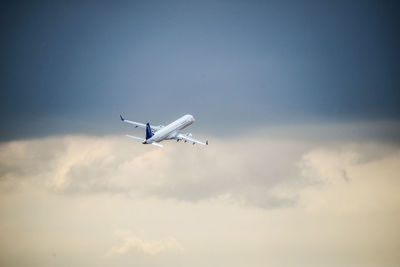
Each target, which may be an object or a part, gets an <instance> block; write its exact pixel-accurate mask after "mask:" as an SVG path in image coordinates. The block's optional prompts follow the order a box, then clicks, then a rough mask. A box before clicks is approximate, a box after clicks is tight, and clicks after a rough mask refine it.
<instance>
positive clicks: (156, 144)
mask: <svg viewBox="0 0 400 267" xmlns="http://www.w3.org/2000/svg"><path fill="white" fill-rule="evenodd" d="M125 136H128V137H129V138H132V139H135V140H137V141H140V142H142V143H143V142H144V141H146V139H144V138H141V137H137V136H133V135H129V134H126V135H125ZM150 144H151V145H153V146H158V147H163V145H161V144H159V143H157V142H151V143H150Z"/></svg>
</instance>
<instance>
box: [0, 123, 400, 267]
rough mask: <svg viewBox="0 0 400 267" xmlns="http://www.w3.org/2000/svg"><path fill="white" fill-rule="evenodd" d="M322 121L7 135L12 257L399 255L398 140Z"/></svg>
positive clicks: (0, 185) (342, 260) (304, 260)
mask: <svg viewBox="0 0 400 267" xmlns="http://www.w3.org/2000/svg"><path fill="white" fill-rule="evenodd" d="M318 127H319V126H318ZM318 127H317V126H314V127H311V126H309V127H305V128H307V129H308V130H307V131H308V133H309V134H306V133H307V131H306V130H305V129H304V128H303V127H300V128H297V129H296V128H295V127H293V128H291V131H290V132H289V133H288V132H287V129H283V130H282V129H276V130H275V131H271V130H264V131H262V130H259V131H258V132H257V133H254V134H253V135H250V134H249V135H242V136H235V137H230V138H212V137H211V138H210V145H209V146H208V147H202V146H194V147H193V146H192V145H188V144H182V143H173V142H170V143H165V146H164V148H163V149H159V148H157V147H152V146H145V145H142V144H140V143H137V142H134V141H132V140H130V139H128V138H125V137H124V136H103V137H96V136H90V135H66V136H55V137H47V138H39V139H30V140H19V141H10V142H3V143H1V144H0V192H1V194H0V215H1V218H2V220H1V221H0V236H1V237H2V238H1V240H0V265H4V266H66V265H68V264H70V265H74V266H110V265H112V266H127V265H140V266H148V267H150V266H177V265H190V266H195V267H197V266H198V267H200V266H205V265H210V264H211V265H221V266H234V267H239V266H265V265H272V266H282V267H283V266H286V267H287V266H368V267H375V266H390V267H392V266H393V267H394V266H398V263H399V262H400V258H399V255H398V253H397V251H398V250H399V249H400V244H399V242H398V240H399V238H400V232H399V228H398V225H399V223H400V217H399V215H398V214H399V207H400V197H399V194H398V190H399V188H400V184H399V173H400V147H399V145H398V143H396V142H387V141H382V140H380V139H377V140H372V139H368V140H365V139H361V140H358V139H357V138H345V139H343V137H338V138H336V139H335V138H332V135H331V136H330V137H329V138H315V136H318V134H316V133H314V134H311V132H314V131H317V132H319V130H316V129H319V128H318ZM337 130H338V131H339V129H337ZM342 130H343V132H347V131H348V129H346V127H345V126H343V128H342ZM283 132H285V133H286V135H285V136H283V135H282V136H280V135H279V134H278V133H283ZM306 136H309V138H306ZM288 255H289V256H288Z"/></svg>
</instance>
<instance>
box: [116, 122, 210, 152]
mask: <svg viewBox="0 0 400 267" xmlns="http://www.w3.org/2000/svg"><path fill="white" fill-rule="evenodd" d="M119 117H120V118H121V121H123V122H126V123H129V124H133V125H134V126H135V128H138V127H140V128H143V129H146V139H144V138H141V137H137V136H132V135H129V134H127V135H126V136H127V137H129V138H132V139H135V140H138V141H140V142H142V144H152V145H154V146H158V147H163V145H161V144H160V143H159V142H161V141H163V140H176V141H177V142H179V141H181V140H183V141H184V142H185V143H186V142H190V143H193V145H194V144H196V143H197V144H200V145H205V146H207V145H208V140H207V141H206V142H205V143H203V142H201V141H198V140H196V139H193V138H192V134H190V133H188V134H184V133H181V132H180V130H182V129H184V128H186V127H188V126H189V125H191V124H192V123H193V122H194V121H195V120H194V117H193V116H192V115H190V114H187V115H184V116H182V117H180V118H179V119H177V120H176V121H174V122H172V123H170V124H168V125H167V126H163V125H159V126H153V125H150V123H146V124H144V123H140V122H134V121H130V120H126V119H124V118H123V117H122V115H119Z"/></svg>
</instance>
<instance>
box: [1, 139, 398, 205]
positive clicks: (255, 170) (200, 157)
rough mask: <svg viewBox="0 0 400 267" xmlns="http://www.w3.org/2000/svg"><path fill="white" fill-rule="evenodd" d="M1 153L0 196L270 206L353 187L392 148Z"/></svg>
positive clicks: (50, 145) (245, 142)
mask: <svg viewBox="0 0 400 267" xmlns="http://www.w3.org/2000/svg"><path fill="white" fill-rule="evenodd" d="M318 146H320V148H319V147H318ZM321 147H322V148H321ZM0 151H1V156H0V157H1V158H0V170H1V173H0V175H1V176H0V185H1V186H0V189H1V190H3V191H8V190H10V189H12V188H17V187H18V184H21V183H22V184H24V183H25V184H26V183H31V184H35V185H37V186H42V187H44V188H45V189H46V190H49V191H51V192H53V193H57V194H70V195H76V194H78V195H79V194H80V195H87V194H126V195H129V196H131V197H138V198H140V197H156V198H166V199H175V200H180V201H188V202H197V201H201V200H210V199H216V198H223V199H226V200H227V201H233V202H236V203H241V204H243V205H252V206H258V207H262V208H267V209H269V208H275V207H284V206H292V205H295V204H296V203H298V200H299V196H300V193H299V192H300V191H301V190H303V189H304V188H307V187H310V186H315V185H317V184H321V183H322V184H324V183H336V182H338V181H346V182H351V180H352V179H353V176H354V175H353V173H352V169H354V168H355V167H356V166H358V165H359V164H360V163H361V162H367V163H368V164H372V162H374V160H376V159H377V158H380V157H382V156H387V155H389V154H391V153H393V151H396V147H394V148H393V147H392V146H389V145H385V144H379V145H377V144H376V143H373V142H370V143H365V142H364V143H362V144H361V143H360V144H357V143H349V142H348V143H345V142H342V143H341V147H340V146H337V144H336V143H335V142H330V143H329V142H320V143H318V142H311V141H307V140H300V141H295V140H293V139H288V138H285V139H279V138H276V137H268V136H267V135H259V136H251V137H250V138H246V137H236V138H231V139H214V140H213V142H212V144H211V145H210V146H208V147H201V146H196V147H192V146H187V145H185V144H175V143H172V142H171V143H166V146H165V147H164V148H163V149H155V148H153V147H149V146H143V145H141V144H139V143H135V142H132V141H131V140H129V139H126V138H124V137H121V136H105V137H93V136H61V137H52V138H44V139H36V140H26V141H12V142H5V143H2V144H1V145H0Z"/></svg>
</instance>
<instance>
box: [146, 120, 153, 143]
mask: <svg viewBox="0 0 400 267" xmlns="http://www.w3.org/2000/svg"><path fill="white" fill-rule="evenodd" d="M152 136H153V133H152V132H151V128H150V123H146V140H148V139H150V138H151V137H152Z"/></svg>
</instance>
